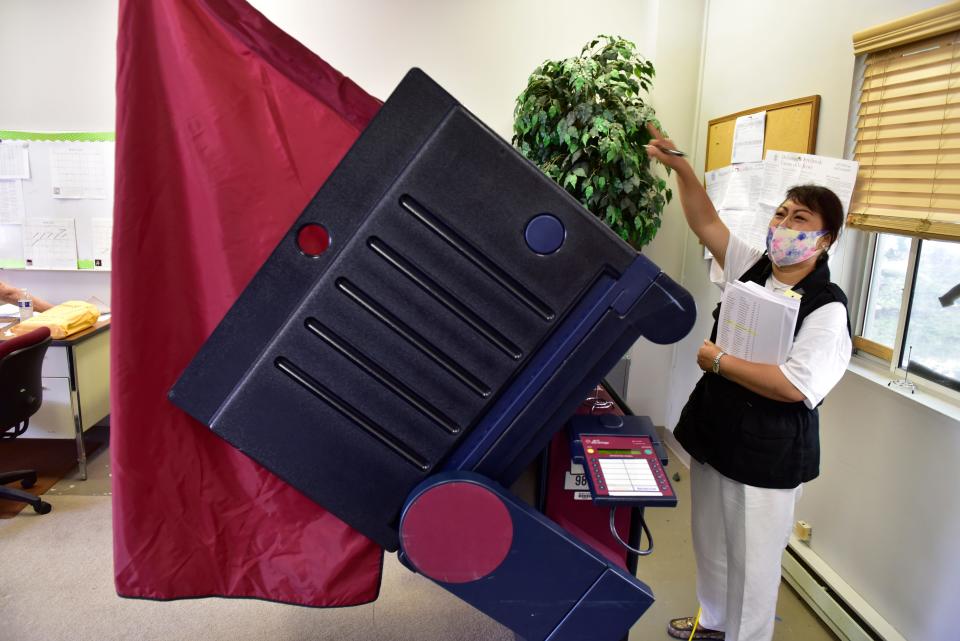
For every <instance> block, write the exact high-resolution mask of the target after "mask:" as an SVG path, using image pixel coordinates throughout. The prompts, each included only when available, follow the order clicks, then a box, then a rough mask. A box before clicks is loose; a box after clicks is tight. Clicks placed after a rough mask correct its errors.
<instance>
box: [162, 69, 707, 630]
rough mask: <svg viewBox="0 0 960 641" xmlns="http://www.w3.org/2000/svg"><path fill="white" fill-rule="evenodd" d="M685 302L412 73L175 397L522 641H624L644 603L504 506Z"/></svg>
mask: <svg viewBox="0 0 960 641" xmlns="http://www.w3.org/2000/svg"><path fill="white" fill-rule="evenodd" d="M695 314H696V312H695V308H694V304H693V301H692V299H691V297H690V295H689V294H688V293H687V292H686V291H685V290H684V289H682V288H681V287H680V286H678V285H677V284H676V283H674V282H673V281H672V280H670V278H668V277H667V276H666V275H665V274H663V273H661V271H660V269H659V268H657V266H656V265H654V264H653V263H652V262H650V261H649V260H647V259H646V258H644V257H643V256H641V255H639V254H637V253H636V252H635V251H634V250H633V249H632V248H630V247H629V246H628V245H627V244H626V243H624V242H623V241H622V240H621V239H620V238H618V237H617V236H616V235H615V234H613V232H611V231H610V230H609V229H608V228H607V227H606V226H604V225H603V224H602V223H601V222H600V221H598V220H597V219H596V218H595V217H594V216H593V215H591V214H590V213H589V212H588V211H586V210H585V209H584V208H583V207H582V206H581V205H580V204H579V203H578V202H577V201H576V200H574V199H573V198H572V197H571V196H570V195H569V194H567V193H566V192H565V191H564V190H563V189H561V188H560V187H559V186H557V185H556V184H555V183H554V182H553V181H551V180H550V179H549V178H547V177H546V176H545V175H544V174H543V173H542V172H541V171H540V170H539V169H538V168H537V167H536V166H534V165H533V164H531V163H530V162H528V161H527V160H526V159H524V158H523V157H522V156H520V155H519V154H518V153H517V152H516V151H515V150H514V149H513V148H512V147H511V146H510V145H509V144H508V143H506V142H504V141H503V140H502V139H500V138H499V137H498V136H497V135H496V134H494V133H493V132H492V131H491V130H490V129H489V128H487V127H486V126H485V125H484V124H483V123H481V122H480V121H479V120H477V118H476V117H474V116H473V115H472V114H471V113H470V112H469V111H467V110H466V109H465V108H464V107H463V106H462V105H460V104H459V103H458V102H457V101H456V100H455V99H453V98H452V97H451V96H450V95H449V94H448V93H447V92H445V91H444V90H443V89H442V88H441V87H440V86H439V85H437V84H436V83H435V82H433V81H432V80H431V79H430V78H429V77H427V76H426V75H425V74H424V73H423V72H422V71H420V70H417V69H414V70H412V71H410V72H409V73H408V74H407V75H406V77H405V78H404V79H403V81H402V82H401V83H400V85H399V86H398V87H397V89H396V90H395V91H394V93H393V94H392V95H391V96H390V98H389V99H388V100H387V101H386V103H384V105H383V107H382V109H381V110H380V112H379V113H378V115H377V116H376V117H375V118H374V119H373V121H372V122H371V123H370V125H369V126H368V127H367V129H366V130H365V131H364V132H363V134H362V135H361V136H360V138H359V139H358V140H357V141H356V143H355V144H354V146H353V147H352V148H351V149H350V151H349V152H348V153H347V155H346V156H345V157H344V158H343V160H342V161H341V162H340V164H339V165H338V167H337V168H336V169H335V170H334V172H333V173H332V174H331V175H330V177H329V178H328V180H327V181H326V183H324V185H323V186H322V187H321V188H320V190H319V191H318V192H317V194H316V196H315V197H314V198H313V200H312V201H311V202H310V204H309V205H308V206H307V208H306V209H305V210H304V212H303V213H302V214H301V216H300V217H299V219H298V220H297V221H296V222H295V223H294V225H293V226H292V227H291V229H290V231H289V232H288V233H287V235H286V236H285V237H284V238H283V239H282V240H281V242H280V244H279V245H278V246H277V248H276V249H275V250H274V252H273V253H272V255H271V256H270V258H269V259H268V260H267V262H266V263H265V264H264V265H263V267H262V268H261V269H260V270H259V272H258V273H257V274H256V276H255V277H254V278H253V280H252V281H251V282H250V284H249V285H248V286H247V288H246V289H245V291H244V292H243V294H242V295H241V296H240V298H239V299H238V300H237V301H236V303H235V304H234V305H233V307H232V308H231V309H230V311H229V312H228V313H227V315H226V316H225V317H224V319H223V321H222V322H221V324H220V325H219V326H218V327H217V329H216V331H215V332H214V333H213V334H212V335H211V336H210V338H209V339H208V340H207V342H206V343H205V344H204V346H203V347H202V349H201V350H200V351H199V352H198V353H197V355H196V357H195V358H194V359H193V361H192V362H191V363H190V365H189V366H188V367H187V369H186V370H185V371H184V372H183V374H182V376H181V377H180V379H179V380H178V381H177V383H176V385H175V386H174V388H173V389H172V390H171V392H170V399H171V400H172V402H173V403H175V404H176V405H178V406H179V407H181V408H182V409H183V410H185V411H186V412H188V413H189V414H190V415H192V416H193V417H194V418H196V419H197V420H199V421H200V422H202V423H204V424H205V425H208V426H209V427H210V428H211V429H212V430H213V431H214V432H215V433H217V434H218V435H220V436H221V437H223V438H224V439H226V440H227V441H229V442H230V443H231V444H233V445H234V446H235V447H237V448H238V449H240V450H241V451H243V452H244V453H246V454H247V455H249V456H250V457H252V458H253V459H255V460H256V461H258V462H259V463H261V464H262V465H264V466H265V467H266V468H268V469H269V470H271V471H272V472H274V473H275V474H276V475H278V476H279V477H280V478H282V479H283V480H284V481H286V482H287V483H289V484H291V485H292V486H294V487H296V488H297V489H298V490H299V491H301V492H302V493H304V494H305V495H307V496H308V497H310V498H311V499H313V500H314V501H316V502H317V503H319V504H320V505H322V506H323V507H325V508H326V509H328V510H330V511H331V512H333V513H334V514H336V515H337V516H338V517H340V518H341V519H343V520H344V521H345V522H347V523H348V524H350V525H351V526H353V527H354V528H356V529H357V530H359V531H360V532H362V533H364V534H366V535H367V536H368V537H370V538H371V539H373V540H374V541H376V542H377V543H379V544H380V545H382V546H383V547H384V548H386V549H387V550H391V551H392V550H397V549H399V550H400V552H401V559H402V560H403V561H404V563H405V564H406V565H407V566H408V567H410V568H411V569H413V570H414V571H417V572H420V573H421V574H424V575H425V576H427V577H429V578H430V579H432V580H434V581H436V582H437V583H439V584H440V585H441V586H443V587H444V588H445V589H447V590H449V591H450V592H452V593H454V594H456V595H457V596H458V597H460V598H462V599H464V600H466V601H468V602H469V603H471V604H473V605H474V606H475V607H477V608H478V609H480V610H481V611H483V612H485V613H487V614H488V615H489V616H491V617H493V618H495V619H496V620H498V621H500V622H501V623H503V624H504V625H506V626H507V627H509V628H511V629H513V630H514V631H515V632H517V633H518V634H520V635H521V636H523V637H524V638H525V639H528V640H530V641H539V640H544V639H550V640H551V641H573V640H575V639H592V640H605V639H610V640H613V639H618V638H620V637H622V636H623V635H624V634H625V632H626V631H627V630H628V629H629V628H630V626H631V625H632V624H633V623H634V622H635V621H636V620H637V618H638V617H639V616H640V615H641V614H642V613H643V612H644V611H645V610H646V608H647V607H649V605H650V603H652V601H653V596H652V594H651V592H650V590H649V588H647V586H645V585H644V584H643V583H642V582H640V581H638V580H637V579H636V578H635V577H633V576H630V575H629V574H628V573H626V572H624V571H623V570H621V569H620V568H618V567H616V566H614V565H612V564H611V563H610V562H609V561H607V560H606V559H605V558H604V557H603V556H602V555H600V554H599V553H597V552H595V551H594V550H592V549H591V548H590V547H588V546H586V545H584V544H583V543H581V542H579V541H577V540H576V539H575V538H574V537H573V536H571V535H570V534H568V533H567V532H565V531H564V530H563V529H561V528H560V527H558V526H557V525H555V524H554V523H552V522H551V521H549V520H548V519H547V518H546V517H545V516H543V515H542V514H540V513H538V512H536V511H535V510H533V509H531V508H530V507H529V506H527V505H526V504H525V503H523V502H522V501H519V500H517V499H516V498H515V497H513V496H512V495H511V494H510V493H509V492H508V491H507V490H506V489H505V488H506V487H509V486H510V484H511V483H512V482H513V481H514V480H515V479H516V478H517V477H518V476H519V474H520V473H521V471H522V470H523V469H524V468H525V467H526V466H528V465H529V464H530V462H531V461H533V460H534V458H535V457H536V456H537V454H538V453H539V452H540V451H542V450H543V448H544V446H545V445H546V444H547V443H548V441H549V440H550V438H551V437H552V436H553V435H554V434H555V433H556V432H557V431H558V430H559V429H561V428H562V427H563V425H564V424H565V423H566V422H567V420H568V419H569V418H570V416H571V415H572V414H573V413H574V410H575V408H576V407H577V405H578V404H579V403H580V402H581V401H582V400H583V398H585V397H586V396H587V395H588V393H589V392H590V390H591V389H592V388H593V386H594V385H596V384H597V382H598V381H600V379H601V378H602V377H603V376H604V375H605V374H606V373H607V372H608V371H609V370H610V369H611V368H612V367H613V366H614V365H615V364H616V362H617V361H618V360H619V359H620V357H621V356H622V355H623V354H624V353H625V352H626V351H627V350H628V349H629V348H630V346H631V345H632V344H633V343H634V342H635V341H636V340H637V339H638V338H639V337H641V336H643V337H646V338H647V339H648V340H651V341H653V342H655V343H660V344H666V343H671V342H675V341H677V340H679V339H680V338H682V337H683V336H684V335H685V334H686V333H687V332H688V331H689V330H690V328H691V327H692V326H693V322H694V319H695Z"/></svg>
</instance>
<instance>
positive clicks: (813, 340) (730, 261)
mask: <svg viewBox="0 0 960 641" xmlns="http://www.w3.org/2000/svg"><path fill="white" fill-rule="evenodd" d="M762 255H763V250H761V249H757V248H755V247H751V246H750V245H748V244H747V243H745V242H744V241H742V240H741V239H739V238H737V237H736V236H734V235H733V234H730V241H729V242H728V243H727V253H726V256H725V260H724V263H723V275H722V276H721V277H720V278H719V279H713V281H714V282H715V283H716V284H717V285H718V286H719V287H720V289H723V287H724V286H725V285H726V284H727V283H728V282H731V281H735V280H737V279H738V278H740V277H741V276H743V274H744V273H745V272H746V271H747V270H748V269H750V267H752V266H753V265H754V263H756V262H757V260H759V259H760V257H761V256H762ZM765 287H766V288H767V289H769V290H772V291H775V292H782V291H784V290H786V289H788V288H789V287H790V285H785V284H783V283H781V282H780V281H778V280H777V279H776V278H774V277H773V275H772V274H771V276H770V278H768V279H767V282H766V283H765ZM852 348H853V345H852V343H851V342H850V335H849V334H848V333H847V309H846V307H844V305H843V303H827V304H826V305H824V306H822V307H819V308H817V309H815V310H814V311H812V312H810V314H808V315H807V317H806V318H804V319H803V324H802V325H800V331H799V332H797V335H796V337H795V338H794V339H793V347H791V348H790V353H789V354H788V355H787V362H786V363H784V364H783V365H781V366H780V371H781V372H783V375H784V376H785V377H786V378H787V380H788V381H790V382H791V383H793V386H794V387H796V388H797V389H798V390H800V393H801V394H803V396H804V401H803V402H804V403H805V404H806V406H807V407H809V408H810V409H813V408H814V407H816V406H817V404H818V403H820V401H822V400H823V398H824V397H825V396H826V395H827V392H829V391H830V390H831V389H833V386H834V385H836V384H837V383H838V382H840V377H842V376H843V373H844V372H845V371H846V370H847V365H848V364H849V363H850V354H851V352H852Z"/></svg>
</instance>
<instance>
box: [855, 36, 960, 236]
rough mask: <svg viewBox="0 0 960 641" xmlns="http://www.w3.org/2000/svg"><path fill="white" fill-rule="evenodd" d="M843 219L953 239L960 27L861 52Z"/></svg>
mask: <svg viewBox="0 0 960 641" xmlns="http://www.w3.org/2000/svg"><path fill="white" fill-rule="evenodd" d="M854 158H855V159H856V160H857V161H858V162H859V163H860V172H859V175H858V179H857V187H856V189H855V191H854V194H853V199H852V202H851V205H850V215H849V217H848V218H847V224H848V225H850V226H851V227H857V228H860V229H865V230H869V231H881V232H891V233H896V234H907V235H911V236H919V237H921V238H935V239H947V240H960V31H953V32H951V33H947V34H943V35H939V36H936V37H932V38H927V39H924V40H921V41H917V42H913V43H910V44H907V45H902V46H899V47H894V48H891V49H887V50H884V51H878V52H874V53H870V54H868V55H867V59H866V68H865V71H864V78H863V86H862V90H861V96H860V111H859V114H858V120H857V138H856V147H855V150H854Z"/></svg>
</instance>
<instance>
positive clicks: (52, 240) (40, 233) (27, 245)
mask: <svg viewBox="0 0 960 641" xmlns="http://www.w3.org/2000/svg"><path fill="white" fill-rule="evenodd" d="M23 259H24V262H25V263H26V267H27V269H76V268H77V231H76V228H75V226H74V222H73V219H72V218H49V219H30V220H27V222H25V223H24V225H23Z"/></svg>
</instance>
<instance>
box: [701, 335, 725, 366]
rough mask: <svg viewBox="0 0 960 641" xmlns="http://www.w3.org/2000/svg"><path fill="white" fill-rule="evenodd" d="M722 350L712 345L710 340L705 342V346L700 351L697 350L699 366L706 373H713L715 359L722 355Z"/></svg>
mask: <svg viewBox="0 0 960 641" xmlns="http://www.w3.org/2000/svg"><path fill="white" fill-rule="evenodd" d="M720 351H721V350H720V348H719V347H717V346H716V345H714V344H713V343H711V342H710V341H709V340H704V341H703V345H701V346H700V349H699V350H697V365H699V366H700V369H702V370H703V371H705V372H712V371H713V359H715V358H716V357H717V354H719V353H720Z"/></svg>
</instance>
